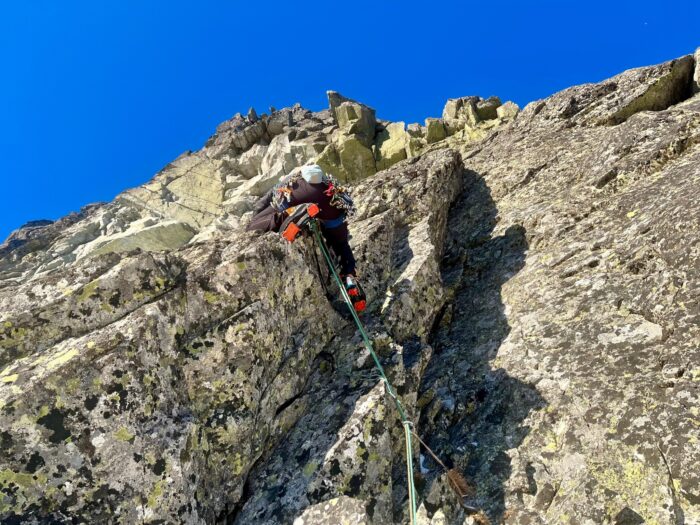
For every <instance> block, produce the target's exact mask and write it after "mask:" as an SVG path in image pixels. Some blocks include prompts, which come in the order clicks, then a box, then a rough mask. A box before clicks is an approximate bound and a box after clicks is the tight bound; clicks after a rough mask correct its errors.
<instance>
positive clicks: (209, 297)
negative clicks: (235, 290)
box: [204, 292, 221, 304]
mask: <svg viewBox="0 0 700 525" xmlns="http://www.w3.org/2000/svg"><path fill="white" fill-rule="evenodd" d="M204 300H205V301H206V302H208V303H209V304H216V303H218V302H219V301H220V300H221V296H220V295H219V294H217V293H214V292H204Z"/></svg>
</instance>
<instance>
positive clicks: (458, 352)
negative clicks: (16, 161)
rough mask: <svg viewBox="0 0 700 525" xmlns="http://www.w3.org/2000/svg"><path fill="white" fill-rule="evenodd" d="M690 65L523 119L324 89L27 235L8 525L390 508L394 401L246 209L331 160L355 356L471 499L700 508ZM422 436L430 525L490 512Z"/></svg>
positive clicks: (297, 248)
mask: <svg viewBox="0 0 700 525" xmlns="http://www.w3.org/2000/svg"><path fill="white" fill-rule="evenodd" d="M697 69H698V68H697V61H696V60H695V59H694V58H693V56H688V57H683V58H680V59H677V60H674V61H671V62H668V63H665V64H661V65H658V66H651V67H646V68H639V69H635V70H631V71H627V72H624V73H622V74H620V75H618V76H616V77H613V78H611V79H609V80H606V81H604V82H601V83H598V84H587V85H582V86H575V87H572V88H569V89H567V90H564V91H562V92H560V93H557V94H555V95H553V96H551V97H549V98H547V99H545V100H541V101H536V102H532V103H530V104H528V105H527V107H525V108H524V109H523V111H521V112H518V109H517V106H515V105H513V104H511V103H506V104H503V105H501V104H500V101H499V100H498V99H496V98H491V99H487V100H483V99H480V98H478V97H464V98H462V99H452V100H450V101H448V103H447V105H446V107H445V111H444V112H443V118H442V119H433V120H429V121H427V122H426V128H421V127H420V126H417V125H411V126H409V128H408V129H407V130H406V129H404V125H403V123H385V122H383V121H379V123H377V121H376V117H375V116H374V111H373V110H371V111H370V110H369V109H368V108H367V107H366V106H363V105H362V104H359V103H357V102H355V101H352V100H350V99H347V98H345V97H343V96H342V95H340V94H338V93H335V92H329V107H330V109H329V110H326V111H322V112H316V113H313V112H310V111H308V110H305V109H303V108H301V107H299V106H295V107H293V108H286V109H283V110H279V111H273V112H271V115H269V116H268V115H261V116H258V115H257V114H256V113H255V111H254V110H253V111H249V112H248V114H247V115H246V116H245V117H243V116H241V115H237V116H235V117H234V118H233V119H231V120H230V121H227V122H226V123H224V124H222V125H221V126H219V128H218V129H217V133H216V134H215V135H214V136H213V137H212V138H211V139H210V140H209V141H208V142H207V145H206V146H205V148H204V149H203V150H201V151H199V152H196V153H188V154H185V155H183V156H181V157H180V158H178V159H177V160H176V161H174V162H173V163H172V164H170V165H169V166H168V167H166V168H165V169H164V170H163V171H162V172H161V173H159V174H158V175H157V176H156V177H155V178H154V179H153V180H152V181H151V182H149V183H147V184H145V185H143V186H141V187H139V188H135V189H133V190H129V191H127V192H125V193H123V194H121V195H120V196H119V197H117V199H116V200H115V201H113V202H111V203H107V204H97V205H91V206H88V207H85V208H84V209H83V210H81V212H80V213H77V214H72V215H69V216H67V217H65V218H63V219H61V220H59V221H56V222H54V223H52V222H50V221H40V222H36V223H30V224H28V225H26V226H25V227H23V228H21V229H19V230H18V231H17V232H15V233H13V235H12V236H11V237H10V238H9V239H8V240H7V241H6V242H5V243H4V244H3V245H2V246H0V443H1V444H2V447H1V448H0V521H3V522H7V523H48V522H51V523H137V522H144V523H193V524H194V523H197V524H199V523H240V524H244V523H245V524H248V523H269V524H282V523H284V524H287V523H289V524H291V523H294V524H297V525H302V524H310V523H344V522H347V523H367V524H370V523H376V524H379V523H404V522H406V520H407V514H406V473H405V465H404V458H403V447H404V445H403V441H402V439H403V438H402V430H401V427H400V425H399V424H398V422H397V415H396V413H395V409H394V407H393V404H392V403H391V399H390V398H388V397H387V396H386V394H385V393H384V389H383V385H382V383H381V382H380V381H379V379H378V376H377V374H376V372H375V370H374V367H373V363H372V361H371V358H370V357H369V356H368V355H367V353H366V351H365V350H364V349H363V347H362V344H361V341H360V339H359V336H358V334H357V332H356V331H355V329H354V326H353V325H352V324H351V323H350V322H348V321H347V319H345V318H343V317H342V316H341V315H339V314H338V312H337V311H336V310H335V309H334V308H333V305H331V304H330V303H329V302H328V300H327V298H326V297H325V295H324V293H323V290H322V289H321V288H320V286H319V285H318V276H317V275H316V273H315V264H314V262H313V255H312V244H311V243H310V240H309V239H305V240H302V241H299V242H297V243H296V244H294V245H288V244H286V243H284V242H283V241H282V240H281V239H279V238H278V237H277V236H276V235H274V234H266V235H256V234H251V233H247V232H245V231H243V227H242V226H243V224H244V223H245V220H247V218H248V217H249V214H248V213H247V212H248V210H249V207H250V204H251V202H252V201H254V200H255V197H256V196H257V195H260V194H262V193H263V192H264V191H266V189H267V188H269V187H270V185H271V184H273V183H274V181H275V180H276V179H277V177H279V176H280V175H281V174H283V173H287V172H289V171H291V170H293V169H295V168H297V167H298V166H300V165H303V164H304V163H306V162H308V161H311V160H317V159H326V162H327V163H328V164H327V166H330V167H332V168H333V169H335V170H338V171H336V172H334V174H336V175H337V176H339V177H341V178H345V179H347V180H354V181H361V182H359V183H358V184H356V186H355V187H354V188H353V196H354V198H355V200H356V201H357V203H358V206H359V209H358V213H357V215H356V217H355V218H354V219H353V220H352V222H351V232H352V235H353V241H352V243H353V247H354V250H355V253H356V256H357V258H358V261H359V268H360V271H361V278H362V282H363V285H364V286H365V288H366V291H367V293H368V297H369V300H370V308H369V311H368V312H367V314H366V315H365V317H364V320H365V322H366V324H367V327H368V330H369V332H370V334H371V337H372V339H373V341H374V345H375V348H376V349H377V351H378V353H379V354H380V356H381V358H382V360H383V361H384V364H385V366H386V368H387V371H388V373H389V375H390V379H391V381H392V383H393V384H394V385H395V386H396V387H397V390H398V393H399V395H400V396H401V398H402V400H403V402H404V404H405V405H406V407H407V410H408V412H409V416H410V417H411V418H412V419H413V421H414V423H415V425H416V429H417V431H418V432H419V433H420V434H421V435H422V436H423V438H424V439H425V440H426V441H427V443H428V444H429V445H430V446H431V448H433V449H434V450H435V451H436V452H437V453H438V454H439V455H440V456H441V457H442V458H443V459H444V461H445V462H447V464H448V465H449V466H456V467H458V468H460V469H461V470H462V471H463V472H464V473H465V474H466V476H467V477H468V478H469V480H470V482H471V483H472V484H473V486H474V492H473V494H471V495H470V496H469V497H468V498H467V500H466V501H465V503H466V504H467V505H468V506H470V507H474V508H478V509H483V511H484V512H485V513H486V514H487V515H488V516H489V517H490V519H491V520H492V522H494V523H499V522H505V523H509V524H511V523H512V524H525V523H529V524H538V523H542V524H549V523H571V524H598V523H610V524H623V523H643V522H646V523H658V524H669V525H670V524H674V525H675V524H679V523H688V524H693V523H695V524H697V523H700V488H699V487H700V478H699V474H698V473H699V472H700V446H698V440H699V439H700V412H698V407H699V406H700V368H699V367H698V363H699V362H700V322H699V321H700V305H699V303H698V301H699V300H700V295H698V290H700V267H699V264H700V263H698V261H699V260H700V257H699V256H700V244H699V241H698V233H699V232H700V209H699V208H700V204H699V202H700V201H698V195H700V168H698V166H700V95H695V96H693V93H694V86H695V82H696V79H697ZM694 79H695V80H694ZM514 106H515V107H514ZM351 110H352V111H351ZM353 115H354V116H353ZM470 119H471V120H470ZM448 135H449V136H448ZM343 148H346V149H345V150H344V149H343ZM373 150H374V151H373ZM343 151H345V153H344V154H343ZM367 153H369V155H367ZM402 159H403V160H402ZM383 168H389V169H383ZM343 170H345V171H343ZM377 170H379V171H378V172H377V173H376V174H375V172H376V171H377ZM368 177H369V178H368ZM413 452H414V455H415V456H416V457H415V463H416V466H417V467H416V472H417V475H416V478H417V480H418V485H419V486H418V488H419V498H420V502H419V504H420V509H419V518H420V522H421V523H430V524H433V525H437V524H470V523H482V522H483V518H482V517H480V516H479V515H474V516H468V515H467V514H466V512H465V509H464V508H461V507H460V505H459V504H458V502H457V500H456V498H455V497H454V495H453V494H452V493H451V492H450V491H449V488H448V486H447V481H446V479H445V476H444V473H443V471H442V469H441V468H440V467H439V466H438V465H437V464H436V463H435V462H434V461H433V460H432V459H431V457H430V456H429V455H428V454H427V453H426V451H425V450H423V449H422V448H418V447H416V448H415V449H414V451H413ZM418 465H420V473H418Z"/></svg>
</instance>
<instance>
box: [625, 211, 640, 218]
mask: <svg viewBox="0 0 700 525" xmlns="http://www.w3.org/2000/svg"><path fill="white" fill-rule="evenodd" d="M638 211H639V210H632V211H630V212H627V218H628V219H631V218H633V217H634V216H635V215H637V213H638Z"/></svg>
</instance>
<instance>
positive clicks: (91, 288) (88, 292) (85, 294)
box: [78, 280, 100, 302]
mask: <svg viewBox="0 0 700 525" xmlns="http://www.w3.org/2000/svg"><path fill="white" fill-rule="evenodd" d="M99 284H100V281H98V280H95V281H92V282H90V283H88V284H86V285H85V286H83V290H82V291H81V292H80V295H79V296H78V301H80V302H82V301H86V300H88V299H90V297H92V296H93V295H97V287H98V286H99Z"/></svg>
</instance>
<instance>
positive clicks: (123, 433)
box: [114, 427, 134, 441]
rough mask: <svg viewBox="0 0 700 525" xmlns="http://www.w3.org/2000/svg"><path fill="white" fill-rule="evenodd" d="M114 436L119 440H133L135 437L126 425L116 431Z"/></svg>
mask: <svg viewBox="0 0 700 525" xmlns="http://www.w3.org/2000/svg"><path fill="white" fill-rule="evenodd" d="M114 437H115V438H116V439H118V440H119V441H131V440H132V439H134V434H132V433H131V432H129V430H127V428H126V427H121V428H120V429H119V430H117V431H116V432H115V433H114Z"/></svg>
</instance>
